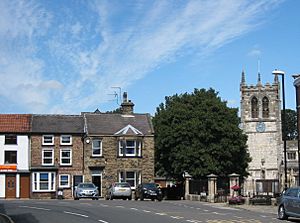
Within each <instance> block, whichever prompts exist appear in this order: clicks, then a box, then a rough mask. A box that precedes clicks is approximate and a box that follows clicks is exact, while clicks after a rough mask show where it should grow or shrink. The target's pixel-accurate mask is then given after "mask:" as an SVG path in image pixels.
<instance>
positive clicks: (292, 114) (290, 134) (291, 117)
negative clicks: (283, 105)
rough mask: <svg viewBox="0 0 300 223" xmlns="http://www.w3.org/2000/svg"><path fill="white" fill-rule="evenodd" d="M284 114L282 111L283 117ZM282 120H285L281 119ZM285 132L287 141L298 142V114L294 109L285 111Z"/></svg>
mask: <svg viewBox="0 0 300 223" xmlns="http://www.w3.org/2000/svg"><path fill="white" fill-rule="evenodd" d="M282 114H283V112H282V111H281V115H282ZM281 120H283V118H282V117H281ZM285 121H286V125H285V127H286V128H285V131H286V139H287V140H296V139H297V135H298V131H297V112H296V111H295V110H292V109H286V110H285ZM283 130H284V129H283V128H282V135H284V131H283Z"/></svg>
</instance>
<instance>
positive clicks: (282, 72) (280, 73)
mask: <svg viewBox="0 0 300 223" xmlns="http://www.w3.org/2000/svg"><path fill="white" fill-rule="evenodd" d="M272 74H274V75H279V76H281V83H282V134H283V137H282V139H283V156H284V189H286V188H287V187H288V186H287V185H288V183H287V162H286V116H285V91H284V71H281V70H277V69H275V70H273V72H272Z"/></svg>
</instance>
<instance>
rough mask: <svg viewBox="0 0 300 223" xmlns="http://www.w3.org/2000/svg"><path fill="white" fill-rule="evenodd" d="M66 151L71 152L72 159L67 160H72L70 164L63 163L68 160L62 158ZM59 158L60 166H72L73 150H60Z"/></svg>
mask: <svg viewBox="0 0 300 223" xmlns="http://www.w3.org/2000/svg"><path fill="white" fill-rule="evenodd" d="M66 151H69V152H70V158H69V157H67V158H69V159H70V162H69V163H63V162H62V160H63V159H67V158H64V157H63V156H62V153H63V152H66ZM59 157H60V160H59V164H60V165H61V166H71V165H72V149H70V148H68V149H67V148H64V149H60V155H59Z"/></svg>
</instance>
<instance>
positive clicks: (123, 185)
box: [115, 183, 130, 187]
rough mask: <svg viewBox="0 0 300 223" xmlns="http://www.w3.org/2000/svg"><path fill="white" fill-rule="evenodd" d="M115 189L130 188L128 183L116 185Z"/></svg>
mask: <svg viewBox="0 0 300 223" xmlns="http://www.w3.org/2000/svg"><path fill="white" fill-rule="evenodd" d="M115 187H130V185H129V184H128V183H116V184H115Z"/></svg>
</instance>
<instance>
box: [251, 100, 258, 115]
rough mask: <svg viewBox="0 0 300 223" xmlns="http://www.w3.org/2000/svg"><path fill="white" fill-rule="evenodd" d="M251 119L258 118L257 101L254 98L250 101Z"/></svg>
mask: <svg viewBox="0 0 300 223" xmlns="http://www.w3.org/2000/svg"><path fill="white" fill-rule="evenodd" d="M251 117H252V118H258V100H257V98H256V97H253V98H252V100H251Z"/></svg>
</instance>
